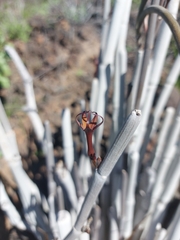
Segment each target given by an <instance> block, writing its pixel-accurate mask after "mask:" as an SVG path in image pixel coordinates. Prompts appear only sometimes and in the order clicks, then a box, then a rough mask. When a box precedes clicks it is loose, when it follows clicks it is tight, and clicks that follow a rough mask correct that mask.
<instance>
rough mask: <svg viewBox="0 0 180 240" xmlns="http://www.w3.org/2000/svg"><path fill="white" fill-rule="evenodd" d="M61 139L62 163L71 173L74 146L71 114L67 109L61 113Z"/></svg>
mask: <svg viewBox="0 0 180 240" xmlns="http://www.w3.org/2000/svg"><path fill="white" fill-rule="evenodd" d="M62 137H63V149H64V161H65V164H66V167H67V169H68V170H69V171H70V172H71V171H72V167H73V164H74V146H73V137H72V127H71V114H70V110H69V109H68V108H66V109H64V110H63V112H62Z"/></svg>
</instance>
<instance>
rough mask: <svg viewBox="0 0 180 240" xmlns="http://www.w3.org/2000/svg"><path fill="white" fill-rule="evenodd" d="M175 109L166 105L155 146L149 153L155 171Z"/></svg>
mask: <svg viewBox="0 0 180 240" xmlns="http://www.w3.org/2000/svg"><path fill="white" fill-rule="evenodd" d="M174 114H175V109H174V108H172V107H168V108H167V109H166V112H165V117H164V121H163V124H162V127H161V130H160V133H159V136H158V141H157V147H156V148H155V149H154V153H152V155H151V161H152V168H153V169H155V170H156V171H157V169H158V167H159V163H160V161H161V159H162V155H163V152H164V149H165V145H166V141H167V138H168V134H169V130H170V128H171V124H172V122H173V118H174Z"/></svg>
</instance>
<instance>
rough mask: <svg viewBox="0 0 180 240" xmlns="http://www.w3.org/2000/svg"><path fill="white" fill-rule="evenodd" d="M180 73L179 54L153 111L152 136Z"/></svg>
mask: <svg viewBox="0 0 180 240" xmlns="http://www.w3.org/2000/svg"><path fill="white" fill-rule="evenodd" d="M179 74H180V55H178V56H177V58H176V60H175V62H174V64H173V66H172V68H171V70H170V72H169V75H168V77H167V79H166V82H165V84H164V86H163V90H162V92H161V95H160V96H159V99H158V101H157V104H156V106H155V109H154V113H153V116H154V121H153V126H152V132H151V137H152V136H153V134H154V133H155V131H156V130H157V128H158V125H159V119H160V117H161V114H162V111H163V109H164V107H165V106H166V103H167V101H168V99H169V96H170V94H171V91H172V89H173V87H174V85H175V83H176V81H177V79H178V76H179Z"/></svg>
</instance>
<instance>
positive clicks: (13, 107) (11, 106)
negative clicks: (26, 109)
mask: <svg viewBox="0 0 180 240" xmlns="http://www.w3.org/2000/svg"><path fill="white" fill-rule="evenodd" d="M4 107H5V111H6V114H7V116H8V117H12V116H13V115H14V114H15V113H16V112H17V111H21V108H22V103H21V102H20V100H19V98H17V97H16V98H13V99H11V101H10V102H7V103H6V104H4Z"/></svg>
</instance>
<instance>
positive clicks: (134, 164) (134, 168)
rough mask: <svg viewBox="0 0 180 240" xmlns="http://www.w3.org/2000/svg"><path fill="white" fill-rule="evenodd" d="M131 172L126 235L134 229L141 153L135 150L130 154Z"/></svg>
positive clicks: (127, 200)
mask: <svg viewBox="0 0 180 240" xmlns="http://www.w3.org/2000/svg"><path fill="white" fill-rule="evenodd" d="M129 160H130V172H129V181H128V189H127V199H126V224H125V226H124V228H125V229H124V237H125V238H128V237H130V236H131V233H132V230H133V220H134V207H135V190H136V184H137V174H138V167H139V153H138V152H133V153H131V154H130V155H129Z"/></svg>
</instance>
